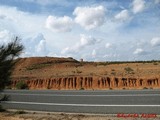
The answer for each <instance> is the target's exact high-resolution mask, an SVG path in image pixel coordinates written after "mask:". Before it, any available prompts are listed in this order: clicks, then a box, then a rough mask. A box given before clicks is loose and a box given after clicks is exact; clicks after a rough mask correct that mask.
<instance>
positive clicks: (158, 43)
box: [151, 37, 160, 46]
mask: <svg viewBox="0 0 160 120" xmlns="http://www.w3.org/2000/svg"><path fill="white" fill-rule="evenodd" d="M151 45H152V46H160V37H155V38H152V40H151Z"/></svg>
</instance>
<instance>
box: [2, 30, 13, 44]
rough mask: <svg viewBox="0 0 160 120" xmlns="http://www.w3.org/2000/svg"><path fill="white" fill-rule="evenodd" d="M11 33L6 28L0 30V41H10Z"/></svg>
mask: <svg viewBox="0 0 160 120" xmlns="http://www.w3.org/2000/svg"><path fill="white" fill-rule="evenodd" d="M12 36H13V34H12V33H11V32H10V31H8V30H3V31H0V43H1V44H5V43H8V42H10V41H11V37H12Z"/></svg>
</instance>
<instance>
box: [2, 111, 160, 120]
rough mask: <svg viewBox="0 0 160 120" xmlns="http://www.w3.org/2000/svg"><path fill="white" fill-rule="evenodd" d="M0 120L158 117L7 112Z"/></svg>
mask: <svg viewBox="0 0 160 120" xmlns="http://www.w3.org/2000/svg"><path fill="white" fill-rule="evenodd" d="M0 120H160V115H157V116H156V117H155V118H141V117H117V115H104V114H97V115H95V114H82V113H76V114H75V113H47V112H24V111H9V112H8V111H7V112H0Z"/></svg>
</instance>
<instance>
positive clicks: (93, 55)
mask: <svg viewBox="0 0 160 120" xmlns="http://www.w3.org/2000/svg"><path fill="white" fill-rule="evenodd" d="M96 55H97V52H96V50H95V49H94V50H93V51H92V57H96Z"/></svg>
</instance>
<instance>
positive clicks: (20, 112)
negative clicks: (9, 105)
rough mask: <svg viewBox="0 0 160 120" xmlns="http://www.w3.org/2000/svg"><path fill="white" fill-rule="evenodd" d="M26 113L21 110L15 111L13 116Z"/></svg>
mask: <svg viewBox="0 0 160 120" xmlns="http://www.w3.org/2000/svg"><path fill="white" fill-rule="evenodd" d="M25 113H26V112H25V111H23V110H19V111H16V112H15V114H25Z"/></svg>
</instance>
